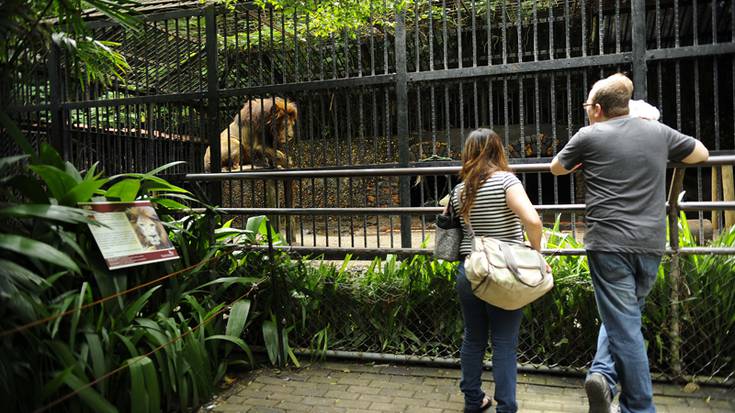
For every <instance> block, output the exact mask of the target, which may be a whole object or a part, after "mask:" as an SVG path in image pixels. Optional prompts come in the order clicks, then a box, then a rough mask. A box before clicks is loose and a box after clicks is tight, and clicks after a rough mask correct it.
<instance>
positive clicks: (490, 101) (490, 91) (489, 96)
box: [487, 78, 507, 148]
mask: <svg viewBox="0 0 735 413" xmlns="http://www.w3.org/2000/svg"><path fill="white" fill-rule="evenodd" d="M494 97H495V95H494V94H493V79H492V78H490V79H488V80H487V111H488V125H489V126H490V129H494V128H495V122H494V118H495V113H494V111H495V108H494V104H493V100H494ZM506 148H507V146H506Z"/></svg>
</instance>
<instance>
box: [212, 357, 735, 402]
mask: <svg viewBox="0 0 735 413" xmlns="http://www.w3.org/2000/svg"><path fill="white" fill-rule="evenodd" d="M459 375H460V372H459V370H458V369H452V368H432V367H419V366H395V365H388V364H358V363H354V362H338V363H337V362H324V363H319V364H313V365H310V366H306V367H303V368H301V369H298V370H287V371H279V370H274V369H262V370H257V371H254V372H253V373H251V374H249V375H247V376H245V377H242V378H241V379H240V380H239V381H237V382H236V383H234V384H233V385H232V386H231V387H230V388H229V389H228V390H225V391H224V392H222V393H221V394H219V395H218V396H216V397H215V398H214V399H213V401H211V402H209V403H206V404H205V405H204V406H203V407H202V408H201V409H200V412H201V413H204V412H263V413H270V412H273V413H275V412H345V413H347V412H355V413H358V412H375V411H384V412H422V413H444V412H461V411H462V409H463V398H462V393H460V391H459ZM483 379H484V382H483V388H484V390H485V391H486V392H488V393H489V394H492V388H493V382H492V373H491V372H489V371H486V372H485V373H484V375H483ZM654 394H655V395H654V401H655V403H656V406H657V408H658V411H659V412H664V413H665V412H682V413H683V412H723V413H724V412H733V411H735V392H732V391H730V392H728V390H727V389H724V388H718V387H706V386H703V387H701V388H700V389H699V390H697V391H696V392H694V393H685V392H683V391H682V390H681V388H680V387H679V386H676V385H669V384H659V383H655V384H654ZM518 404H519V411H521V412H529V413H539V412H586V411H587V398H586V396H585V393H584V390H583V389H582V379H581V378H576V377H575V378H570V377H559V376H552V375H542V374H523V373H519V375H518Z"/></svg>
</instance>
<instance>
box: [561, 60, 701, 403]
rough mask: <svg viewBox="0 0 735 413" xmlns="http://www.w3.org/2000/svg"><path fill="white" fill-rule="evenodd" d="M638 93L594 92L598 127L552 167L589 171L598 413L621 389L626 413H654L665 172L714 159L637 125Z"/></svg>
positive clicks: (691, 144)
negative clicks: (654, 296)
mask: <svg viewBox="0 0 735 413" xmlns="http://www.w3.org/2000/svg"><path fill="white" fill-rule="evenodd" d="M632 91H633V84H632V82H631V81H630V79H628V78H627V77H626V76H624V75H622V74H615V75H613V76H610V77H608V78H606V79H603V80H600V81H598V82H597V83H595V85H594V86H593V87H592V90H591V91H590V93H589V96H588V98H587V101H586V102H585V103H584V105H583V107H584V109H585V110H586V112H587V117H588V118H589V121H590V125H589V126H586V127H584V128H582V129H580V130H579V132H577V133H576V134H575V135H574V136H573V137H572V139H570V140H569V142H568V143H567V145H566V146H565V147H564V148H563V149H562V150H561V151H560V152H559V154H558V155H557V156H556V157H555V158H554V160H553V161H552V163H551V172H552V173H553V174H554V175H564V174H568V173H570V172H572V171H574V170H575V169H577V168H579V167H580V166H581V167H582V171H583V174H584V178H585V187H586V199H585V202H586V220H587V233H586V234H585V239H584V242H585V248H586V250H587V260H588V263H589V268H590V273H591V276H592V284H593V286H594V290H595V299H596V301H597V307H598V311H599V314H600V318H601V320H602V325H601V326H600V331H599V336H598V341H597V353H596V354H595V359H594V360H593V362H592V366H591V368H590V371H589V373H588V375H587V379H586V380H585V391H586V392H587V397H588V399H589V406H590V409H589V411H590V412H591V413H598V412H599V413H603V412H604V413H607V412H608V411H610V409H611V402H612V398H613V396H614V393H615V389H616V383H617V382H618V381H620V384H621V394H620V408H621V410H622V411H623V412H624V413H628V412H655V411H656V409H655V407H654V405H653V389H652V384H651V376H650V373H649V367H648V356H647V355H646V349H645V346H644V342H643V334H642V333H641V310H642V307H643V304H644V301H645V298H646V296H647V295H648V293H649V292H650V290H651V288H652V287H653V283H654V282H655V280H656V273H657V270H658V266H659V263H660V261H661V256H662V254H663V252H664V248H665V242H666V220H665V218H666V208H665V199H666V164H667V161H669V160H671V161H681V162H684V163H697V162H701V161H704V160H706V159H707V158H708V157H709V152H708V151H707V149H706V148H705V147H704V145H702V143H701V142H699V141H697V140H696V139H694V138H692V137H691V136H686V135H683V134H681V133H679V132H677V131H676V130H674V129H671V128H669V127H668V126H666V125H664V124H662V123H659V122H656V121H653V120H649V119H644V118H641V117H631V116H629V106H628V105H629V101H630V98H631V94H632Z"/></svg>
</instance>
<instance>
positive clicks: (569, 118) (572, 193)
mask: <svg viewBox="0 0 735 413" xmlns="http://www.w3.org/2000/svg"><path fill="white" fill-rule="evenodd" d="M566 81H567V84H566V89H567V140H569V139H571V138H572V135H573V133H572V111H573V110H574V108H572V79H571V75H570V74H569V72H567V73H566ZM577 173H579V172H577ZM569 195H570V197H571V201H572V202H573V203H574V202H576V201H575V195H576V194H575V191H574V174H570V175H569ZM576 218H577V216H576V214H575V213H574V212H572V213H571V215H570V220H571V227H572V238H573V239H576V238H577V231H576V229H577V223H576V222H575V221H576Z"/></svg>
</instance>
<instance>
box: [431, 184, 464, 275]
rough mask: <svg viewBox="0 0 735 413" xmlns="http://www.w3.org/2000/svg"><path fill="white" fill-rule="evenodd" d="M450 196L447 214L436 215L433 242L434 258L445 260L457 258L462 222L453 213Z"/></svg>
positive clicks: (455, 259)
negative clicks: (434, 240) (434, 239)
mask: <svg viewBox="0 0 735 413" xmlns="http://www.w3.org/2000/svg"><path fill="white" fill-rule="evenodd" d="M453 194H454V191H452V196H450V197H449V208H448V214H440V215H437V216H436V242H435V243H434V258H436V259H441V260H445V261H457V260H459V246H460V244H461V243H462V237H463V233H462V223H461V222H460V220H459V215H457V214H455V212H454V207H453V206H452V198H453V196H454V195H453Z"/></svg>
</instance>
